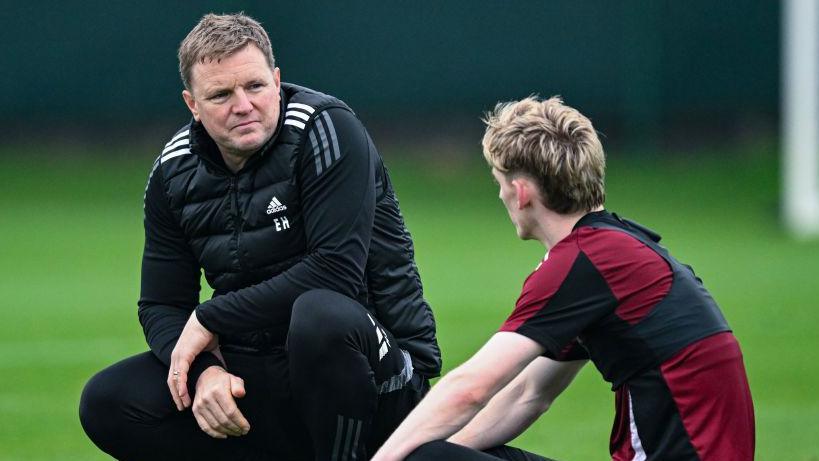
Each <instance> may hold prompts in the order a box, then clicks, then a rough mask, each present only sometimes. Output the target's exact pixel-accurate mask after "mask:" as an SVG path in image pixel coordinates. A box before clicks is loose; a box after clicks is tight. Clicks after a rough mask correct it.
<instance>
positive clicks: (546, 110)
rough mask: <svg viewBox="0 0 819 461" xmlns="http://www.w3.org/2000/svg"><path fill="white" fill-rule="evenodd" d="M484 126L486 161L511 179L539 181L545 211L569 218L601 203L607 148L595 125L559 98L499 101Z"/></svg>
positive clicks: (603, 196) (603, 191)
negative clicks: (604, 150)
mask: <svg viewBox="0 0 819 461" xmlns="http://www.w3.org/2000/svg"><path fill="white" fill-rule="evenodd" d="M484 122H485V123H486V133H485V134H484V136H483V143H482V144H483V155H484V157H485V158H486V161H487V162H488V163H489V165H490V166H492V167H494V168H495V169H497V170H498V171H500V172H502V173H504V174H506V175H507V176H509V175H511V176H515V175H526V176H528V177H530V178H532V179H533V180H535V181H536V183H537V185H538V186H539V188H540V193H541V198H542V199H543V202H544V205H545V206H546V207H547V208H549V209H550V210H552V211H555V212H557V213H561V214H570V213H575V212H580V211H588V210H593V209H595V208H598V207H600V206H602V205H603V203H604V202H605V199H606V192H605V187H604V177H605V169H606V157H605V154H604V153H603V146H602V145H601V144H600V139H599V138H598V137H597V132H596V131H595V130H594V127H593V126H592V124H591V121H589V119H588V118H586V117H585V116H583V114H581V113H580V112H578V111H577V110H575V109H573V108H571V107H569V106H566V105H564V104H563V101H562V100H561V99H560V97H557V96H555V97H551V98H549V99H547V100H545V101H543V100H540V99H538V98H536V97H534V96H530V97H528V98H526V99H523V100H521V101H512V102H506V103H498V105H497V106H495V110H494V111H493V112H490V113H488V114H487V115H486V117H485V118H484Z"/></svg>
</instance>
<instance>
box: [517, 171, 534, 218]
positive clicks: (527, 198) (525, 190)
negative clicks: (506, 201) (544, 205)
mask: <svg viewBox="0 0 819 461" xmlns="http://www.w3.org/2000/svg"><path fill="white" fill-rule="evenodd" d="M512 187H514V188H515V198H516V199H517V202H518V203H517V205H518V209H519V210H522V209H524V208H526V207H527V206H529V204H530V203H531V201H532V184H531V183H530V182H529V181H527V180H526V179H525V178H515V179H513V180H512Z"/></svg>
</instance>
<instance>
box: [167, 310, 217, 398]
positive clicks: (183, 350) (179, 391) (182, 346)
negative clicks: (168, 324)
mask: <svg viewBox="0 0 819 461" xmlns="http://www.w3.org/2000/svg"><path fill="white" fill-rule="evenodd" d="M218 347H219V338H217V337H216V335H214V334H213V333H211V332H210V331H208V330H207V329H205V327H203V326H202V324H201V323H199V319H197V318H196V313H195V312H194V313H192V314H191V316H190V318H189V319H188V323H186V324H185V328H184V329H182V334H181V335H180V336H179V340H177V341H176V347H174V348H173V352H171V366H170V368H169V369H168V389H170V391H171V397H173V401H174V403H175V404H176V408H177V409H178V410H179V411H182V410H184V409H185V408H188V407H189V406H191V397H190V395H188V370H190V368H191V363H193V360H194V359H195V358H196V356H197V355H199V353H200V352H202V351H210V350H216V351H218V349H217V348H218Z"/></svg>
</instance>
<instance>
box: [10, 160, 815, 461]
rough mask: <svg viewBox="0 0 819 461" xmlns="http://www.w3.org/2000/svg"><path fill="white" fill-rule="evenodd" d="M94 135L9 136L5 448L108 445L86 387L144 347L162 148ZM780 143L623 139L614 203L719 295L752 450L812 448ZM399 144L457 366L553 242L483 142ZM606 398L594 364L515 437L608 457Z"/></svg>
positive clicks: (443, 329)
mask: <svg viewBox="0 0 819 461" xmlns="http://www.w3.org/2000/svg"><path fill="white" fill-rule="evenodd" d="M94 150H95V152H93V153H91V154H82V155H73V154H80V152H79V149H77V152H68V153H63V155H61V156H60V157H59V158H55V157H53V156H49V155H48V154H49V152H48V148H46V147H43V148H33V147H27V148H3V149H0V210H2V215H1V216H2V217H1V218H0V219H1V220H2V225H0V295H2V298H0V299H2V308H0V460H1V461H11V460H59V461H69V460H84V461H85V460H102V459H106V457H105V456H103V455H102V454H101V453H99V452H97V451H96V449H95V448H94V447H93V446H92V444H91V442H90V441H88V440H87V439H86V438H85V436H84V434H83V432H82V429H81V428H80V425H79V422H78V418H77V402H78V399H79V393H80V391H81V389H82V386H83V384H84V382H85V380H87V379H88V377H89V376H90V375H91V374H93V373H94V372H95V371H96V370H98V369H100V368H102V367H104V366H106V365H108V364H110V363H112V362H114V361H116V360H118V359H120V358H123V357H125V356H127V355H129V354H133V353H137V352H141V351H143V350H145V345H144V340H143V338H142V331H141V328H140V327H139V325H138V321H137V316H136V298H137V296H138V287H139V264H140V263H139V258H140V253H141V246H142V229H141V225H142V224H141V219H142V205H141V200H142V193H143V188H144V184H145V179H146V176H147V172H148V169H149V168H150V164H151V162H152V158H151V156H150V153H145V152H142V153H138V152H135V151H134V150H133V149H132V150H130V151H129V150H128V149H121V148H118V147H117V148H115V151H117V152H119V154H118V155H116V158H111V156H106V155H107V154H109V152H111V151H109V150H106V149H94ZM123 151H125V152H124V153H123ZM774 151H775V149H774V148H772V147H770V146H762V147H750V148H746V149H737V150H734V151H732V152H728V153H726V152H712V153H710V155H707V153H706V154H703V155H696V156H692V155H678V156H675V157H674V158H675V159H677V160H664V161H658V160H656V159H655V160H647V159H642V158H641V157H640V156H638V155H637V156H635V155H629V156H621V155H618V153H617V152H612V153H610V154H609V173H608V174H609V179H608V208H609V209H610V210H613V211H617V212H619V213H620V214H622V215H623V216H626V217H629V218H632V219H635V220H637V221H639V222H642V223H643V224H646V225H648V226H650V227H653V228H655V229H656V230H658V231H659V232H660V233H661V234H663V235H664V240H663V242H664V243H665V244H667V245H668V246H669V247H670V248H671V249H672V252H673V253H674V254H675V255H676V256H677V257H678V258H679V259H681V260H683V261H684V262H687V263H690V264H692V265H693V266H694V268H695V269H696V270H697V272H698V274H699V275H700V276H701V277H702V278H703V279H704V280H705V283H706V286H707V287H708V288H709V289H710V290H711V291H712V293H713V294H714V296H715V298H716V299H717V301H718V302H719V303H720V304H721V306H722V308H723V311H724V312H725V314H726V316H727V318H728V321H729V322H730V324H731V325H732V327H733V328H734V330H735V333H736V335H737V337H738V338H739V340H740V342H741V344H742V347H743V351H744V354H745V360H746V366H747V368H748V372H749V376H750V382H751V390H752V392H753V395H754V400H755V405H756V419H757V459H760V460H780V459H789V460H801V461H808V460H819V443H817V435H819V430H818V429H817V428H819V393H817V392H816V390H815V387H816V383H817V381H818V380H819V364H817V359H816V357H815V354H817V353H819V335H818V334H817V327H819V313H818V312H817V310H819V241H813V242H802V243H800V242H795V241H792V240H790V239H789V238H787V236H785V235H784V234H783V233H782V231H781V230H780V228H779V226H778V223H777V206H776V204H777V195H778V185H777V169H778V168H777V162H776V158H775V153H774ZM388 154H389V152H387V162H388V164H389V166H390V169H391V173H392V176H393V180H394V182H395V185H396V188H397V190H398V195H399V199H400V201H401V205H402V209H403V211H404V215H405V217H406V220H407V223H408V226H409V228H410V231H411V232H412V233H413V236H414V238H415V243H416V251H417V259H418V264H419V267H420V270H421V275H422V278H423V281H424V283H425V288H426V294H427V298H428V299H429V301H430V303H431V304H432V305H433V307H434V309H435V312H436V316H437V319H438V324H439V339H440V342H441V346H442V348H443V352H444V360H445V369H446V370H449V369H452V368H453V367H454V366H456V365H457V364H459V363H461V362H462V361H463V360H465V359H466V358H467V357H469V356H470V355H471V354H472V353H473V352H474V351H476V350H477V348H478V347H479V346H480V345H481V344H482V343H483V342H484V341H485V340H486V339H487V338H488V337H489V336H490V335H491V334H492V333H493V331H495V329H496V328H497V326H498V325H499V324H500V323H501V321H502V320H503V319H504V318H505V316H506V315H507V314H508V312H509V311H510V310H511V308H512V306H513V303H514V301H515V298H516V296H517V294H518V291H519V289H520V286H521V283H522V281H523V279H524V277H525V276H526V275H527V274H528V272H530V271H531V270H533V269H534V267H535V265H536V264H537V262H538V261H539V259H540V258H541V257H542V255H543V251H544V250H543V248H541V247H539V246H538V244H536V243H533V242H520V241H518V240H517V239H516V238H515V234H514V231H513V228H512V227H511V225H510V224H509V223H508V219H507V217H506V213H505V211H504V209H503V207H502V205H501V203H500V202H499V201H498V200H497V196H496V193H497V191H496V190H495V188H494V187H495V186H494V185H493V184H492V181H491V179H490V177H489V174H488V171H487V170H486V168H485V167H484V166H482V165H481V164H480V154H479V152H478V151H477V149H475V150H474V152H472V153H471V154H470V155H471V157H472V158H473V159H474V160H475V161H469V162H453V161H449V162H443V161H441V162H436V161H424V162H418V161H411V160H409V158H408V157H406V156H394V157H391V156H389V155H388ZM613 411H614V404H613V396H612V394H611V392H610V391H609V389H608V386H607V385H606V383H604V382H603V381H602V379H601V378H600V377H599V375H598V374H597V372H596V370H594V369H593V367H591V366H588V367H586V369H585V370H584V371H583V372H582V373H581V375H580V376H579V377H578V379H577V380H576V381H575V383H574V385H573V386H571V387H570V388H569V390H567V391H566V393H565V394H564V395H563V396H561V398H560V399H559V400H558V401H557V402H556V404H555V405H554V407H553V408H552V409H551V410H550V411H549V412H548V413H547V414H546V415H544V416H543V417H542V418H541V419H540V421H538V422H537V423H536V425H535V426H534V427H533V428H531V429H530V430H529V431H528V432H527V433H526V434H525V435H523V436H522V437H520V438H519V439H518V440H517V441H515V442H514V444H515V445H518V446H520V447H523V448H526V449H529V450H533V451H537V452H541V453H543V454H545V455H547V456H550V457H555V458H558V459H565V460H591V459H606V458H607V447H608V433H609V430H610V424H611V419H612V415H613Z"/></svg>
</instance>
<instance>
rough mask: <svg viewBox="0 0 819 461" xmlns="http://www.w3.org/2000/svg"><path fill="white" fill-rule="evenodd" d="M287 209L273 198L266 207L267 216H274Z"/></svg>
mask: <svg viewBox="0 0 819 461" xmlns="http://www.w3.org/2000/svg"><path fill="white" fill-rule="evenodd" d="M286 209H287V205H283V204H282V202H280V201H279V199H277V198H276V197H275V196H274V197H273V198H272V199H270V204H269V205H267V214H274V213H278V212H280V211H284V210H286Z"/></svg>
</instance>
